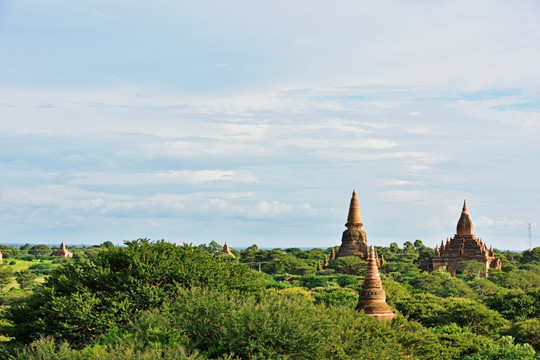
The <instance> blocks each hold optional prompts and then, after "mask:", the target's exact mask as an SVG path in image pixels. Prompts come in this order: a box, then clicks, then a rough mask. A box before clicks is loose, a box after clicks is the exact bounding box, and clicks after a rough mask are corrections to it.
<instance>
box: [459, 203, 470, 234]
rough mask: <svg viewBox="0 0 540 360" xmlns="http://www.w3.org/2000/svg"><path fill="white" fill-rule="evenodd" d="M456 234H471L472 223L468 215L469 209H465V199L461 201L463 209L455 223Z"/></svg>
mask: <svg viewBox="0 0 540 360" xmlns="http://www.w3.org/2000/svg"><path fill="white" fill-rule="evenodd" d="M456 234H457V235H472V234H473V224H472V221H471V217H470V216H469V211H468V210H467V201H466V200H464V201H463V210H462V211H461V216H460V217H459V221H458V223H457V231H456Z"/></svg>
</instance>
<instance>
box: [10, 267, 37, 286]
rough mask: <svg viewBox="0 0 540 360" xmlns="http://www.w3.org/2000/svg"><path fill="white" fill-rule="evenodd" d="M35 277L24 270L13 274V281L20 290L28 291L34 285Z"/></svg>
mask: <svg viewBox="0 0 540 360" xmlns="http://www.w3.org/2000/svg"><path fill="white" fill-rule="evenodd" d="M36 278H37V275H36V274H34V273H33V272H31V271H30V270H28V269H24V270H21V271H18V272H16V273H15V280H16V281H17V283H18V284H19V287H20V288H21V289H30V288H31V287H32V286H34V285H35V284H36Z"/></svg>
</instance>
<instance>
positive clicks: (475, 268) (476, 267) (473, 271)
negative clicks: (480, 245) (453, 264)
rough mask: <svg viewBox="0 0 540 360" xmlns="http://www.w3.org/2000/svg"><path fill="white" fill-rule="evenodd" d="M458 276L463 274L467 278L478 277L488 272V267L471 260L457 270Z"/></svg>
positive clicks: (462, 263)
mask: <svg viewBox="0 0 540 360" xmlns="http://www.w3.org/2000/svg"><path fill="white" fill-rule="evenodd" d="M456 272H457V273H458V274H462V275H464V276H465V277H473V278H474V277H478V275H479V274H482V273H485V272H486V265H485V264H484V263H481V262H480V261H476V260H470V261H463V262H461V264H459V266H458V267H457V269H456Z"/></svg>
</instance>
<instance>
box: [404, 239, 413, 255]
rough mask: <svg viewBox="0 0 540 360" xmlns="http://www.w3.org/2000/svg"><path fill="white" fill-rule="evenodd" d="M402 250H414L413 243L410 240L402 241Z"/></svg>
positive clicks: (409, 251) (407, 251)
mask: <svg viewBox="0 0 540 360" xmlns="http://www.w3.org/2000/svg"><path fill="white" fill-rule="evenodd" d="M403 251H405V252H406V253H411V252H413V251H414V245H413V243H412V242H410V241H405V242H404V243H403Z"/></svg>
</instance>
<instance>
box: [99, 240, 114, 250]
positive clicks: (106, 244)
mask: <svg viewBox="0 0 540 360" xmlns="http://www.w3.org/2000/svg"><path fill="white" fill-rule="evenodd" d="M101 246H103V247H104V248H107V249H109V248H112V247H114V244H113V243H112V241H105V242H103V243H101Z"/></svg>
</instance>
